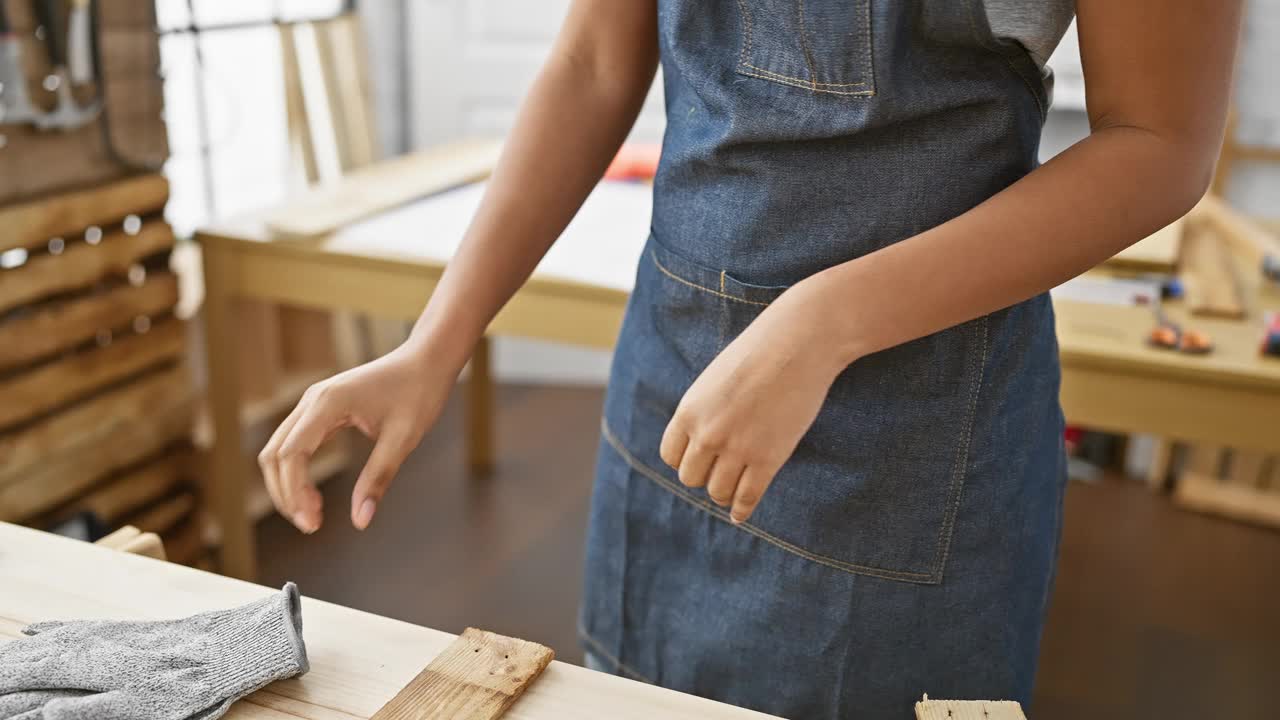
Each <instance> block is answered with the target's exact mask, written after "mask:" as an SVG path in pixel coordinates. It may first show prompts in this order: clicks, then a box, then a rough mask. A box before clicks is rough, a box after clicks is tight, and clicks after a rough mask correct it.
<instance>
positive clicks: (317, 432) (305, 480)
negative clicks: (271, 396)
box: [275, 390, 343, 533]
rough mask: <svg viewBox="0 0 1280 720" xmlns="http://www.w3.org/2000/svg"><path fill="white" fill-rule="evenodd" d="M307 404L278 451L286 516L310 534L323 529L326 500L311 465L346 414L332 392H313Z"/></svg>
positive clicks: (306, 401) (278, 468) (278, 467)
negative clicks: (337, 406) (314, 480)
mask: <svg viewBox="0 0 1280 720" xmlns="http://www.w3.org/2000/svg"><path fill="white" fill-rule="evenodd" d="M312 395H313V397H312V398H311V399H309V400H304V403H305V407H304V408H303V411H302V413H301V415H300V416H299V417H298V419H297V421H295V422H294V424H293V426H292V427H291V428H289V432H288V435H287V436H285V438H284V440H283V441H282V442H281V443H280V447H279V449H278V450H277V451H276V453H275V460H276V464H277V472H278V478H277V482H278V484H279V487H280V495H281V496H282V498H283V500H284V504H285V513H284V514H285V516H286V517H288V518H289V519H290V520H291V521H292V522H293V524H294V525H295V526H297V528H298V529H299V530H301V531H303V532H306V533H312V532H315V531H316V530H318V529H320V520H321V513H320V508H321V505H322V500H321V498H320V493H319V492H318V491H317V490H316V489H315V487H314V486H313V485H312V484H311V479H310V477H309V475H308V472H307V465H308V463H309V462H310V461H311V456H312V455H314V454H315V452H316V450H317V449H319V448H320V446H321V445H322V444H323V443H324V441H325V440H327V439H329V436H331V435H332V434H333V433H334V432H335V431H336V430H337V429H338V428H339V427H341V426H342V424H343V422H342V416H341V415H340V414H339V413H338V412H337V410H336V409H335V406H334V403H333V401H332V396H331V394H330V393H326V392H325V391H324V390H320V391H316V392H314V393H312Z"/></svg>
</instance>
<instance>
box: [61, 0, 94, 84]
mask: <svg viewBox="0 0 1280 720" xmlns="http://www.w3.org/2000/svg"><path fill="white" fill-rule="evenodd" d="M92 1H93V0H71V9H70V11H69V13H68V15H67V72H68V73H69V74H70V76H71V84H73V85H88V84H89V83H91V82H93V25H92V23H91V22H90V4H91V3H92Z"/></svg>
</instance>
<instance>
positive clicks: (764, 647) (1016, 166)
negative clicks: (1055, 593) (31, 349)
mask: <svg viewBox="0 0 1280 720" xmlns="http://www.w3.org/2000/svg"><path fill="white" fill-rule="evenodd" d="M991 2H993V0H988V4H989V3H991ZM1121 6H1122V7H1121ZM1117 7H1119V9H1117ZM988 10H989V7H988V6H987V5H986V4H984V2H983V1H982V0H910V1H907V0H892V1H890V0H803V1H801V0H793V1H783V0H715V1H702V0H698V1H695V0H659V1H657V2H656V3H655V2H654V0H647V1H644V2H642V1H640V0H628V2H627V3H625V4H617V3H611V2H605V1H603V0H578V1H577V2H575V3H574V5H573V7H572V9H571V10H570V13H569V18H568V20H567V21H566V24H565V27H564V29H563V30H562V32H561V37H560V40H559V41H558V42H557V45H556V48H555V49H554V50H553V51H552V54H551V58H550V60H548V63H547V66H546V67H545V68H544V70H543V73H542V75H541V76H540V77H539V79H538V81H537V82H536V83H535V85H534V87H533V89H532V90H531V92H530V97H529V99H528V100H527V102H526V105H525V108H524V110H523V112H522V114H521V116H520V119H519V121H518V122H517V124H516V127H515V129H514V131H513V133H512V136H511V138H510V140H509V143H508V147H507V149H506V152H505V155H504V158H503V160H502V162H501V164H500V166H499V168H498V170H497V172H496V173H495V175H494V178H493V180H492V183H491V186H490V188H489V191H488V193H487V196H486V199H485V201H484V204H483V206H482V207H481V209H480V211H479V213H478V214H477V217H476V219H475V221H474V223H473V225H472V228H471V229H470V231H469V233H468V237H467V238H466V241H465V242H464V243H463V245H462V248H461V249H460V251H459V253H458V256H457V257H456V258H455V260H454V262H453V263H452V264H451V265H450V268H449V271H448V272H447V273H446V274H445V277H444V279H443V280H442V282H441V284H440V286H439V288H438V290H437V292H436V294H435V295H434V297H433V298H432V300H431V302H430V304H429V305H428V308H427V310H426V311H425V312H424V314H423V317H422V319H421V320H420V321H419V323H418V325H417V327H416V328H415V331H414V334H413V337H411V338H410V340H409V341H408V342H406V344H405V345H404V346H403V347H401V348H400V349H398V350H396V351H395V352H393V353H391V354H390V355H388V356H387V357H384V358H382V359H380V360H377V361H375V362H374V363H371V364H369V365H366V366H363V367H361V368H357V369H355V370H352V371H349V372H347V373H344V374H342V375H339V376H337V377H335V378H332V379H330V380H328V381H325V382H324V383H321V384H320V385H319V386H317V387H316V388H314V389H313V391H312V392H310V393H308V396H307V398H305V399H304V401H303V402H302V403H301V404H300V405H299V407H298V409H297V410H295V411H294V413H293V414H292V415H291V416H290V418H289V419H288V420H286V421H285V423H284V424H283V425H282V426H281V428H280V429H279V430H278V431H277V432H276V434H275V436H274V437H273V438H272V440H271V442H270V443H269V444H268V447H267V449H266V451H264V453H263V455H262V464H263V470H264V473H265V475H266V478H267V482H268V487H269V489H270V490H271V492H272V497H273V499H275V501H276V503H277V505H278V506H279V507H280V509H281V510H282V511H283V512H285V513H286V514H287V515H288V516H289V517H291V518H293V520H294V522H295V523H296V524H297V525H298V526H299V527H300V528H302V529H303V530H304V531H308V532H310V531H314V530H315V529H316V528H318V527H319V524H320V504H319V497H318V495H316V493H315V491H314V490H313V489H312V488H310V486H309V485H308V484H307V483H306V478H305V461H306V459H307V458H308V457H309V456H310V455H311V454H312V453H314V452H315V451H316V449H317V448H318V447H319V445H320V444H321V443H322V442H323V441H324V438H325V437H327V435H328V434H330V433H331V432H332V430H333V428H335V427H338V426H341V425H344V424H348V425H354V426H356V427H358V428H360V429H361V430H363V431H364V432H366V434H368V435H370V436H371V437H374V438H376V439H377V445H376V447H375V450H374V452H373V455H372V457H371V458H370V461H369V464H368V466H366V468H365V470H364V472H363V473H362V474H361V477H360V479H359V480H358V482H357V486H356V490H355V494H354V496H353V503H352V519H353V522H354V523H355V524H356V526H357V527H360V528H363V527H365V526H367V525H368V524H369V522H370V520H371V518H372V517H373V514H374V512H375V510H376V507H377V503H378V502H379V501H380V500H381V498H382V496H383V494H384V492H385V491H386V489H387V486H388V485H389V483H390V480H391V478H392V477H393V476H394V473H395V470H396V468H397V467H398V466H399V464H400V462H401V461H402V460H403V458H404V456H405V454H407V452H408V451H409V450H410V449H412V447H413V446H414V445H415V444H416V443H417V441H418V440H419V439H420V438H421V436H422V434H423V433H424V432H425V431H426V430H427V429H428V428H429V427H430V425H431V424H432V423H433V422H434V421H435V419H436V417H437V416H438V415H439V412H440V408H441V407H442V406H443V403H444V398H445V397H446V396H447V394H448V391H449V388H450V387H451V386H452V383H453V380H454V378H456V377H457V373H458V372H459V370H460V368H461V367H462V365H463V363H464V362H465V360H466V357H467V351H468V350H469V348H470V347H471V345H472V344H473V343H474V341H475V340H476V339H477V338H478V337H479V336H480V334H481V333H482V332H483V329H484V327H485V325H486V324H487V323H488V321H489V320H490V319H491V318H492V317H493V315H494V314H496V312H497V311H498V309H499V308H500V307H501V306H502V304H503V303H504V302H505V301H506V299H507V298H509V297H510V295H511V294H512V292H514V290H515V289H516V288H517V287H518V286H519V284H520V283H521V282H522V281H523V280H524V279H525V278H526V277H527V276H528V274H529V273H530V272H531V271H532V269H533V266H534V264H536V262H537V260H538V258H539V257H541V255H542V253H543V252H545V250H546V248H547V247H548V246H549V245H550V243H551V242H552V241H554V238H555V237H556V235H558V234H559V232H560V230H561V229H563V227H564V225H565V224H566V223H567V222H568V220H569V218H570V217H571V216H572V214H573V212H574V211H575V210H576V208H577V206H578V204H580V203H581V201H582V199H583V198H584V197H585V195H586V193H587V192H588V191H589V190H590V188H591V186H592V185H593V184H594V183H595V181H596V179H597V178H598V177H599V174H600V172H601V171H602V170H603V167H604V165H605V163H606V162H607V160H608V158H609V157H610V156H611V155H612V153H613V152H614V150H615V149H616V148H617V146H618V144H619V142H620V141H621V139H622V137H623V136H625V134H626V131H627V129H628V128H629V126H630V124H631V123H632V122H633V121H634V118H635V117H636V114H637V113H638V111H639V106H640V102H641V101H642V100H643V97H644V95H645V90H646V89H647V87H648V80H649V78H651V77H652V73H653V68H654V64H655V61H656V60H657V59H658V57H660V59H661V66H662V69H663V74H662V82H663V86H664V87H663V89H664V92H665V99H666V110H667V128H666V136H665V139H664V143H663V150H662V159H661V163H660V166H659V168H658V172H657V177H656V179H655V182H654V196H653V199H654V210H653V220H652V231H651V234H650V236H649V238H648V241H647V243H646V246H645V248H644V253H643V257H642V258H641V261H640V265H639V269H638V273H637V276H636V284H635V291H634V293H633V294H632V296H631V300H630V304H629V306H628V309H627V314H626V319H625V322H624V325H623V328H622V331H621V335H620V337H619V339H618V344H617V350H616V352H615V355H614V364H613V370H612V375H611V377H610V383H609V389H608V394H607V399H606V403H605V409H604V417H603V421H602V424H601V437H602V441H601V443H600V452H599V459H598V465H597V471H596V472H597V477H596V487H595V494H594V499H593V503H592V508H591V520H590V529H589V533H588V543H587V568H586V569H587V576H586V589H585V594H584V600H583V604H582V614H581V621H580V632H581V635H582V639H583V642H584V644H585V647H586V650H587V654H588V660H589V662H590V663H591V664H592V665H594V666H596V667H598V668H601V669H605V670H608V671H611V672H616V673H618V674H621V675H625V676H627V677H631V678H634V679H637V680H642V681H645V682H651V683H657V684H660V685H664V686H667V687H670V688H674V689H677V690H681V691H685V692H690V693H695V694H699V695H704V696H707V697H711V698H716V699H719V700H723V701H726V702H730V703H734V704H738V705H743V706H746V707H751V708H757V709H760V710H764V711H767V712H771V713H775V714H780V715H784V716H787V717H793V718H848V717H859V718H863V717H865V718H903V717H908V716H909V714H910V707H911V703H912V702H913V701H914V700H917V699H919V697H920V695H921V694H922V693H926V692H927V693H930V694H932V695H934V696H944V697H955V698H991V699H995V698H1012V699H1016V700H1021V701H1023V702H1026V701H1027V700H1028V699H1029V696H1030V692H1031V687H1032V680H1033V677H1034V670H1035V664H1036V656H1037V652H1038V644H1039V638H1040V631H1041V626H1042V623H1043V620H1044V616H1045V609H1046V604H1047V601H1048V597H1049V591H1050V586H1051V583H1052V579H1053V573H1054V563H1055V556H1056V553H1057V545H1058V537H1059V532H1060V528H1061V522H1062V493H1063V487H1064V478H1065V471H1064V456H1063V448H1062V432H1063V418H1062V413H1061V411H1060V409H1059V406H1058V399H1057V393H1058V385H1059V368H1058V349H1057V345H1056V342H1055V338H1054V320H1053V310H1052V306H1051V304H1050V301H1049V297H1048V295H1047V294H1046V292H1045V291H1046V290H1047V289H1048V288H1049V287H1051V286H1053V285H1055V284H1057V283H1059V282H1061V281H1063V280H1065V279H1066V278H1069V277H1071V276H1072V275H1074V274H1077V273H1079V272H1081V271H1083V270H1085V269H1087V268H1088V267H1090V266H1092V265H1093V264H1095V263H1097V262H1099V261H1101V260H1102V259H1104V258H1106V257H1108V256H1109V255H1111V254H1113V253H1114V252H1117V251H1118V250H1120V249H1121V248H1123V247H1124V246H1125V245H1127V244H1129V243H1132V242H1134V241H1136V240H1137V239H1139V238H1141V237H1143V236H1144V235H1145V234H1147V233H1149V232H1151V231H1153V230H1154V229H1156V228H1158V227H1160V226H1162V225H1164V224H1166V223H1167V222H1169V221H1171V220H1172V219H1174V218H1176V217H1178V216H1179V215H1180V214H1181V213H1183V212H1185V210H1186V209H1187V208H1189V207H1190V205H1191V204H1192V203H1194V202H1195V200H1196V199H1198V197H1199V195H1200V193H1202V192H1203V190H1204V186H1205V183H1206V181H1207V178H1208V175H1209V173H1210V171H1211V169H1212V165H1213V159H1214V155H1215V150H1216V146H1215V143H1216V141H1217V140H1218V139H1219V138H1220V133H1221V128H1222V122H1223V107H1224V105H1225V101H1226V93H1227V87H1228V85H1229V82H1228V78H1229V73H1230V64H1231V57H1232V53H1233V43H1234V37H1235V36H1234V33H1235V28H1236V27H1237V23H1238V7H1237V5H1236V4H1235V3H1217V2H1215V0H1189V3H1187V7H1182V8H1180V9H1179V10H1178V11H1176V12H1174V11H1170V10H1168V9H1165V8H1164V6H1163V5H1161V4H1160V3H1159V2H1158V0H1130V1H1129V2H1127V3H1119V4H1112V0H1080V2H1079V8H1078V12H1079V18H1080V28H1081V37H1082V47H1083V48H1084V54H1085V61H1086V66H1088V67H1089V68H1090V76H1089V82H1090V88H1091V95H1090V111H1091V120H1092V121H1093V128H1094V132H1093V134H1092V135H1091V136H1090V138H1088V139H1086V140H1084V141H1082V142H1081V143H1079V144H1078V145H1077V146H1075V147H1073V148H1072V149H1070V150H1069V151H1067V152H1066V153H1064V154H1063V155H1062V156H1060V157H1059V158H1056V159H1055V160H1054V161H1053V162H1052V163H1049V164H1047V165H1046V166H1045V167H1044V168H1041V169H1037V161H1036V156H1037V147H1038V143H1039V135H1040V129H1041V125H1042V123H1043V122H1044V120H1045V112H1046V109H1047V107H1048V103H1049V97H1048V93H1047V92H1046V83H1045V82H1044V75H1043V74H1042V69H1041V67H1040V66H1039V64H1038V63H1037V62H1036V61H1035V59H1033V57H1032V55H1031V54H1030V53H1029V52H1028V51H1027V49H1026V48H1025V47H1023V46H1022V45H1021V44H1019V43H1015V42H1009V41H1008V40H1006V39H1003V38H998V37H997V36H996V35H995V34H993V32H992V29H991V25H990V24H989V16H988V14H987V13H988ZM1191 16H1194V22H1193V21H1192V20H1191V19H1190V17H1191ZM1015 19H1017V18H1015ZM1192 45H1194V46H1195V47H1196V48H1199V50H1198V51H1197V52H1196V53H1191V52H1186V51H1184V50H1183V49H1182V47H1183V46H1186V47H1190V46H1192ZM1135 77H1140V78H1142V79H1141V80H1140V81H1134V80H1133V79H1134V78H1135ZM1095 88H1096V89H1095ZM546 177H553V178H556V180H557V181H556V182H544V181H542V179H543V178H546ZM607 241H608V239H607V238H601V242H607Z"/></svg>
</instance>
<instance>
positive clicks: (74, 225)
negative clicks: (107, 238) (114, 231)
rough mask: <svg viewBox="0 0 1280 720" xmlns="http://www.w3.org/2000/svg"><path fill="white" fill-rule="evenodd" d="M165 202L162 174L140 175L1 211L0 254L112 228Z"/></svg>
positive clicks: (165, 183) (166, 194)
mask: <svg viewBox="0 0 1280 720" xmlns="http://www.w3.org/2000/svg"><path fill="white" fill-rule="evenodd" d="M93 131H94V132H95V133H96V132H98V130H97V128H94V129H93ZM168 199H169V181H168V180H166V179H165V178H164V176H163V175H139V176H137V177H131V178H125V179H124V180H118V181H116V182H113V183H110V184H108V185H102V186H99V187H94V188H90V189H88V190H80V191H78V192H71V193H65V194H62V195H56V196H54V197H50V198H45V199H41V200H34V201H31V202H26V203H22V204H20V205H12V206H9V207H5V208H0V227H2V228H4V230H5V231H4V233H3V234H0V251H4V250H8V249H10V248H17V247H25V248H36V247H40V246H43V245H44V244H45V243H47V242H48V241H49V238H52V237H65V238H67V239H71V237H72V236H75V237H79V236H80V234H81V233H83V232H84V230H85V228H87V227H89V226H91V225H99V226H103V225H113V224H116V223H118V222H119V221H120V220H122V219H123V218H124V217H125V216H126V215H138V216H144V215H150V214H152V213H155V212H158V211H160V210H161V209H163V208H164V204H165V202H167V201H168ZM104 244H105V243H104Z"/></svg>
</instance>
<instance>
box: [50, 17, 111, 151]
mask: <svg viewBox="0 0 1280 720" xmlns="http://www.w3.org/2000/svg"><path fill="white" fill-rule="evenodd" d="M56 2H57V0H35V8H36V17H37V18H39V19H40V24H41V25H43V26H44V40H45V45H46V46H47V47H48V50H49V65H50V66H51V67H52V68H53V72H52V74H51V75H50V76H49V77H48V78H46V84H45V87H46V88H48V89H50V90H52V91H54V92H56V93H57V94H58V105H57V107H55V108H54V109H53V111H52V112H49V113H46V114H44V115H41V116H40V117H38V118H36V127H38V128H40V129H41V130H61V131H63V132H69V131H71V130H75V129H77V128H80V127H84V126H85V125H88V124H89V123H91V122H93V120H94V118H96V117H97V116H98V112H99V111H100V110H101V109H102V102H101V101H100V100H94V101H93V103H91V104H90V105H89V106H88V107H81V106H80V104H79V103H77V102H76V99H75V97H74V96H72V94H71V80H70V77H69V75H68V73H67V55H66V45H65V44H64V43H63V38H64V36H63V35H62V33H61V29H60V28H59V27H58V12H57V7H56Z"/></svg>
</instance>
